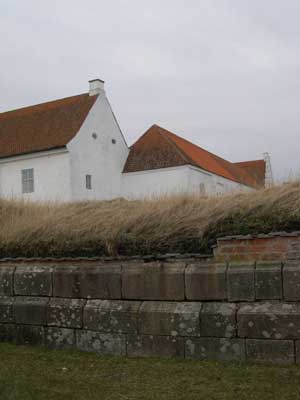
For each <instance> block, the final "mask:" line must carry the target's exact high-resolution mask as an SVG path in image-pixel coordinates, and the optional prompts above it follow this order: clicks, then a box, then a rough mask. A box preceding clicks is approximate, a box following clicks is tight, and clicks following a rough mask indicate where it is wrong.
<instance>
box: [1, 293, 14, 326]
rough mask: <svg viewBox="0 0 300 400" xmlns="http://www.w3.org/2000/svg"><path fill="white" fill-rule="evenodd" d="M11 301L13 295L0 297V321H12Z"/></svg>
mask: <svg viewBox="0 0 300 400" xmlns="http://www.w3.org/2000/svg"><path fill="white" fill-rule="evenodd" d="M13 303H14V298H13V297H0V322H6V323H9V322H10V323H12V322H14V316H13Z"/></svg>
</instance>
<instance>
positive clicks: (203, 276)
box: [185, 264, 227, 300]
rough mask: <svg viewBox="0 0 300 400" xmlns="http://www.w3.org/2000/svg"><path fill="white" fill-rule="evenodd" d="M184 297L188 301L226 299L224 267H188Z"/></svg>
mask: <svg viewBox="0 0 300 400" xmlns="http://www.w3.org/2000/svg"><path fill="white" fill-rule="evenodd" d="M185 295H186V298H187V299H188V300H224V299H226V297H227V294H226V266H225V265H221V264H191V265H188V266H187V268H186V271H185Z"/></svg>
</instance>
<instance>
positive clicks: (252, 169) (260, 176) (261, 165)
mask: <svg viewBox="0 0 300 400" xmlns="http://www.w3.org/2000/svg"><path fill="white" fill-rule="evenodd" d="M234 164H235V165H237V166H238V167H239V168H242V169H244V170H246V171H247V172H248V173H249V174H250V175H251V176H253V177H254V178H255V180H256V182H257V184H258V185H259V186H264V184H265V174H266V163H265V161H264V160H253V161H243V162H237V163H234Z"/></svg>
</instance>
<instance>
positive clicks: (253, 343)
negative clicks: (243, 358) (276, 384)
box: [246, 339, 295, 364]
mask: <svg viewBox="0 0 300 400" xmlns="http://www.w3.org/2000/svg"><path fill="white" fill-rule="evenodd" d="M246 352H247V361H250V362H255V363H259V362H263V363H276V364H293V363H294V362H295V354H294V343H293V341H292V340H261V339H247V340H246Z"/></svg>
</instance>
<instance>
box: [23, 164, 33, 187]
mask: <svg viewBox="0 0 300 400" xmlns="http://www.w3.org/2000/svg"><path fill="white" fill-rule="evenodd" d="M33 192H34V176H33V168H29V169H22V193H33Z"/></svg>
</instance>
